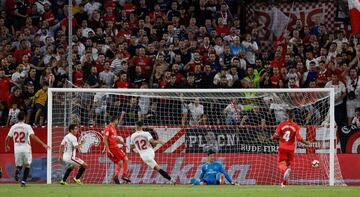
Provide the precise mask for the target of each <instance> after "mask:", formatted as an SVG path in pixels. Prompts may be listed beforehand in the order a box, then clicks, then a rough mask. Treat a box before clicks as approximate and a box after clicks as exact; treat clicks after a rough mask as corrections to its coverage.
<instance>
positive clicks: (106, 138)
mask: <svg viewBox="0 0 360 197" xmlns="http://www.w3.org/2000/svg"><path fill="white" fill-rule="evenodd" d="M108 138H109V136H107V135H105V137H104V140H103V142H104V145H105V150H106V152H107V153H109V154H110V155H111V156H112V157H113V156H114V154H113V153H112V152H111V151H110V149H109V144H108Z"/></svg>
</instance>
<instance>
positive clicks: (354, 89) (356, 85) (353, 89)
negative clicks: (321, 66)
mask: <svg viewBox="0 0 360 197" xmlns="http://www.w3.org/2000/svg"><path fill="white" fill-rule="evenodd" d="M357 72H358V71H357V70H356V69H355V68H351V69H350V71H349V74H348V75H347V76H346V88H347V100H346V109H347V124H348V125H351V122H352V120H353V118H354V117H355V109H356V108H359V107H360V76H358V74H357Z"/></svg>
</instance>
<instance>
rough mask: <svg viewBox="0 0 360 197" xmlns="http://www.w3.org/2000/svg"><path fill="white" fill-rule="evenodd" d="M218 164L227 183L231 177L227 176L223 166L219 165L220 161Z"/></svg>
mask: <svg viewBox="0 0 360 197" xmlns="http://www.w3.org/2000/svg"><path fill="white" fill-rule="evenodd" d="M218 165H219V171H220V172H221V173H223V174H224V176H225V178H226V180H227V181H229V183H232V178H231V177H230V176H229V174H228V173H227V172H226V171H225V169H224V167H223V166H222V165H221V163H218Z"/></svg>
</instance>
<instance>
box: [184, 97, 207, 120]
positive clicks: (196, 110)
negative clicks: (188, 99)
mask: <svg viewBox="0 0 360 197" xmlns="http://www.w3.org/2000/svg"><path fill="white" fill-rule="evenodd" d="M187 108H188V110H189V114H190V120H189V125H190V126H193V125H199V124H200V123H201V121H202V116H203V115H204V106H203V105H202V104H200V98H195V99H194V102H193V103H190V104H189V105H188V106H187Z"/></svg>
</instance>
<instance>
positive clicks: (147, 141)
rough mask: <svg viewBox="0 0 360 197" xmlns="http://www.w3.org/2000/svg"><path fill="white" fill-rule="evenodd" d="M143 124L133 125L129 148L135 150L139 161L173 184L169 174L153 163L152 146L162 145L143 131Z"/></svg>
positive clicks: (139, 122) (153, 153)
mask: <svg viewBox="0 0 360 197" xmlns="http://www.w3.org/2000/svg"><path fill="white" fill-rule="evenodd" d="M142 127H143V122H142V121H137V122H136V123H135V130H136V131H135V133H133V134H132V135H131V139H130V148H131V150H133V149H134V148H136V150H137V152H138V153H139V154H140V157H141V159H142V160H143V161H144V162H145V163H146V164H147V165H148V166H150V167H151V168H152V169H154V170H156V171H157V172H159V173H160V174H161V176H163V177H164V178H165V179H167V180H168V181H170V182H171V183H174V184H175V181H174V180H172V179H171V177H170V176H169V174H168V173H167V172H165V171H164V170H163V169H161V168H160V166H159V165H158V164H157V163H156V161H155V151H154V149H153V147H152V145H156V144H164V143H163V142H162V141H160V140H154V139H153V137H152V136H151V134H150V133H149V132H144V131H143V128H142Z"/></svg>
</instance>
